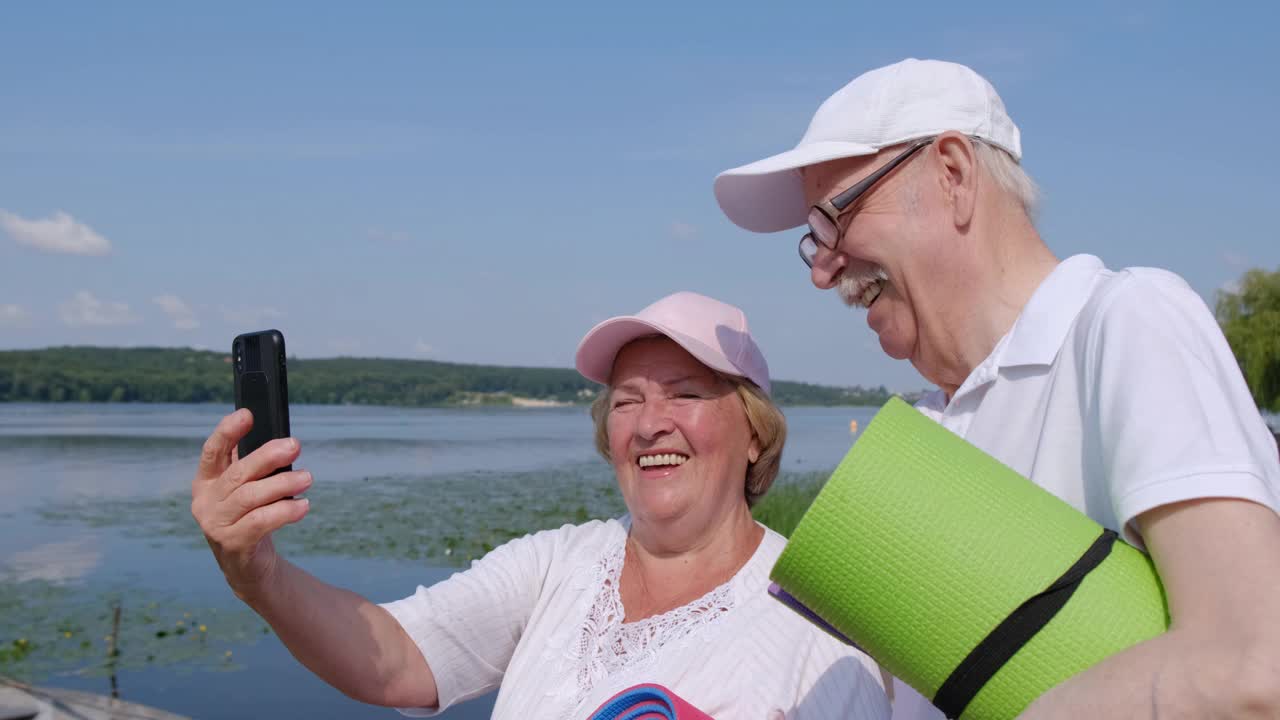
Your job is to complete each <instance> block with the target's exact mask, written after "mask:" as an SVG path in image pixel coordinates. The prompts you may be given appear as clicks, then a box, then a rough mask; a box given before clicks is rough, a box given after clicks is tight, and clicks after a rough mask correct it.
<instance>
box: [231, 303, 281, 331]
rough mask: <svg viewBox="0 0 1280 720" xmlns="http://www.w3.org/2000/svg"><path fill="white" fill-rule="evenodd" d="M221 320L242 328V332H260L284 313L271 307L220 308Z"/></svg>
mask: <svg viewBox="0 0 1280 720" xmlns="http://www.w3.org/2000/svg"><path fill="white" fill-rule="evenodd" d="M218 310H219V311H220V312H221V313H222V319H223V320H226V321H227V322H228V323H230V324H231V325H234V326H236V327H238V328H242V331H243V332H249V331H251V330H262V329H265V327H266V326H267V325H268V324H270V323H271V322H272V321H274V320H279V319H281V318H283V317H284V313H283V312H282V311H280V310H278V309H276V308H273V307H252V308H246V307H238V308H232V307H225V306H224V307H220V308H218Z"/></svg>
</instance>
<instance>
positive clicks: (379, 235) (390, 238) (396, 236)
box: [366, 227, 411, 244]
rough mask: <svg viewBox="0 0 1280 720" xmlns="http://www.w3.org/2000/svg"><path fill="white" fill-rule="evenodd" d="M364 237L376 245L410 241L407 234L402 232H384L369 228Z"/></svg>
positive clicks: (380, 229) (382, 229)
mask: <svg viewBox="0 0 1280 720" xmlns="http://www.w3.org/2000/svg"><path fill="white" fill-rule="evenodd" d="M366 235H367V237H368V238H369V240H371V241H373V242H376V243H389V244H400V243H407V242H409V240H410V239H411V238H410V237H409V233H407V232H405V231H403V230H386V229H384V228H380V227H372V228H369V231H368V232H367V233H366Z"/></svg>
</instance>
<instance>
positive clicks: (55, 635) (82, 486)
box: [0, 404, 875, 720]
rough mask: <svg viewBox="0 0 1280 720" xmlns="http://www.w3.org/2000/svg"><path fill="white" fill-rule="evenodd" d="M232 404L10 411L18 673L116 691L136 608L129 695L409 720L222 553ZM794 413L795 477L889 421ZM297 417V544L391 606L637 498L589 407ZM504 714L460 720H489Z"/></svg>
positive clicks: (2, 493)
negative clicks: (308, 639) (290, 626)
mask: <svg viewBox="0 0 1280 720" xmlns="http://www.w3.org/2000/svg"><path fill="white" fill-rule="evenodd" d="M228 411H229V408H224V407H222V406H213V405H141V404H139V405H35V404H0V673H6V674H17V675H19V676H22V675H23V673H27V676H28V677H31V678H32V679H34V680H36V681H37V682H38V683H40V684H45V685H53V686H59V687H67V688H73V689H78V690H87V691H91V692H100V693H107V692H109V691H110V687H111V682H112V678H111V673H109V672H108V671H107V670H106V669H104V658H105V657H106V655H107V653H108V652H109V648H110V647H111V646H112V639H111V638H110V637H109V636H110V635H112V628H113V624H112V622H113V621H112V613H113V607H114V606H115V605H116V604H117V603H118V604H119V605H120V606H121V608H122V616H123V617H124V618H125V621H123V622H122V624H121V626H120V627H121V628H122V629H121V630H120V632H119V634H118V636H117V638H116V643H117V644H116V647H117V650H118V652H119V655H118V656H117V659H116V661H115V666H114V667H115V672H114V681H115V683H116V687H117V688H118V690H119V694H120V696H121V697H122V698H124V699H126V700H131V701H135V702H141V703H144V704H148V705H154V706H157V707H161V708H164V709H166V710H170V711H172V712H176V713H180V714H184V715H189V716H191V717H194V718H215V719H216V718H228V719H230V718H237V719H239V718H245V717H311V718H384V719H389V718H395V717H399V715H398V714H397V713H395V711H394V710H390V709H386V708H379V707H373V706H368V705H363V704H361V703H357V702H355V701H353V700H351V699H349V698H346V697H345V696H343V695H341V694H340V693H338V692H337V691H336V690H333V689H332V688H330V687H329V686H327V685H325V684H324V683H323V682H321V681H320V680H318V679H316V678H315V677H314V676H312V675H311V674H310V673H309V672H308V671H307V670H305V669H304V668H302V666H301V665H299V664H298V663H297V662H296V661H294V660H293V658H292V657H291V656H290V655H289V654H288V652H287V651H286V650H285V649H284V647H283V646H282V645H281V644H280V642H279V641H278V640H277V639H276V638H275V636H274V635H272V634H268V633H264V632H263V628H262V623H261V621H260V620H257V619H256V616H253V615H252V614H251V613H249V612H248V611H246V610H244V606H243V605H241V604H240V603H239V602H238V601H237V600H236V599H235V597H234V596H233V595H232V594H231V592H230V590H229V589H228V588H227V587H226V585H225V584H224V582H223V580H222V575H221V573H220V572H219V570H218V568H217V566H216V564H215V563H214V561H213V558H212V555H210V553H209V552H208V550H207V549H206V548H204V547H203V540H202V538H201V536H200V535H199V533H198V531H197V530H196V529H195V526H194V522H192V521H191V520H190V514H189V511H188V503H189V501H190V496H189V492H190V482H191V477H192V474H193V472H194V469H195V462H196V459H197V457H198V454H199V449H200V445H201V443H202V442H203V440H204V438H205V437H206V436H207V435H208V433H209V432H210V430H211V429H212V428H213V426H214V425H215V424H216V423H217V421H218V419H219V418H220V417H221V416H222V415H223V414H224V413H226V412H228ZM785 412H786V415H787V419H788V428H789V438H788V443H787V449H786V451H785V453H784V456H783V470H784V472H786V473H803V472H814V471H828V470H830V469H832V468H834V467H835V465H836V464H837V463H838V462H839V460H840V459H841V458H842V457H843V456H844V453H845V452H846V451H847V450H848V448H849V446H850V445H851V443H852V441H853V440H854V436H853V435H852V434H851V432H850V421H851V420H856V421H857V422H858V425H859V426H860V427H865V426H866V424H867V422H868V421H869V420H870V418H871V417H872V415H873V414H874V412H875V409H874V408H862V407H855V408H847V407H846V408H788V409H786V410H785ZM291 420H292V427H293V432H294V435H295V436H296V437H298V438H299V439H300V440H301V441H302V444H303V456H302V459H301V460H300V462H299V463H298V467H305V468H306V469H308V470H310V471H312V473H313V474H314V475H315V478H316V486H315V487H314V488H313V489H312V491H311V492H310V493H308V494H309V496H311V497H312V498H313V500H312V504H313V510H312V514H311V515H310V516H309V517H308V518H307V519H306V520H305V521H304V523H303V525H306V526H307V527H302V526H300V527H297V528H289V529H287V530H285V531H283V532H282V533H281V534H280V535H281V540H282V541H281V543H280V544H281V547H282V548H284V549H286V550H287V554H288V555H289V557H290V559H291V560H292V561H294V562H295V563H297V564H298V565H300V566H302V567H304V568H306V569H307V570H309V571H310V572H312V573H313V574H315V575H316V576H318V577H319V578H321V579H322V580H325V581H327V582H329V583H332V584H335V585H340V586H343V587H346V588H348V589H351V590H353V591H355V592H358V593H360V594H362V595H364V596H365V597H368V598H370V599H372V600H374V601H378V602H383V601H387V600H392V599H396V598H400V597H404V596H406V595H409V594H411V593H412V592H413V591H414V589H415V588H416V586H417V585H419V584H422V585H430V584H431V583H434V582H437V581H439V580H441V579H443V578H445V577H448V575H449V574H451V573H453V572H455V571H456V569H457V566H459V565H462V564H464V563H465V559H466V557H469V556H474V555H479V554H481V553H482V552H483V549H484V548H485V547H488V546H490V545H495V544H497V543H498V542H500V541H501V540H503V539H504V538H505V537H509V536H510V535H511V534H512V533H511V530H510V527H502V525H503V523H504V522H505V523H506V525H508V526H515V525H519V524H520V522H522V520H519V519H518V518H519V517H520V512H523V513H525V514H526V515H527V516H528V517H527V518H526V520H528V521H529V522H533V521H535V520H536V521H540V522H543V523H544V524H545V523H550V524H549V525H547V526H554V525H559V524H562V523H564V522H575V521H577V520H579V519H581V518H582V517H586V516H590V517H594V516H598V515H600V514H601V513H602V512H605V510H603V509H611V508H614V507H617V506H618V504H619V501H618V499H617V495H616V490H615V489H613V488H612V485H611V480H610V478H611V474H610V472H609V469H608V467H607V466H606V465H605V464H604V462H603V461H602V460H600V459H599V458H598V457H597V456H596V455H595V452H594V449H593V447H592V440H591V438H592V428H591V422H590V419H589V418H588V416H587V412H586V409H585V408H581V407H578V408H552V409H465V410H461V409H459V410H454V409H400V408H369V407H334V406H296V407H294V408H293V409H292V418H291ZM553 496H554V497H553ZM517 509H518V510H519V511H517ZM513 516H516V517H517V519H516V520H512V519H511V518H512V517H513ZM308 524H309V525H308ZM286 541H287V542H286ZM6 653H7V655H6ZM6 658H7V661H6ZM492 703H493V698H492V695H491V696H489V697H487V698H481V699H478V700H475V701H472V702H471V703H468V704H464V705H463V706H460V707H458V708H455V709H452V710H450V711H449V712H447V713H446V714H444V715H442V716H441V717H444V718H447V720H469V719H471V718H485V717H488V716H489V712H490V710H491V708H492Z"/></svg>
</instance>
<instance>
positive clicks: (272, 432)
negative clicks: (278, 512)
mask: <svg viewBox="0 0 1280 720" xmlns="http://www.w3.org/2000/svg"><path fill="white" fill-rule="evenodd" d="M284 358H285V353H284V334H283V333H281V332H280V331H279V330H262V331H260V332H251V333H245V334H243V335H238V336H236V339H235V340H233V341H232V342H231V365H232V367H233V368H234V369H235V382H236V409H237V410H239V409H240V408H249V411H250V412H252V413H253V428H252V429H250V430H249V434H247V435H245V436H244V437H243V438H242V439H241V440H240V444H239V446H238V447H239V450H240V457H242V458H243V457H247V456H248V455H249V453H251V452H253V451H254V450H257V449H258V448H260V447H262V446H263V445H265V444H266V443H267V442H269V441H271V440H275V439H276V438H285V437H289V381H288V377H287V375H286V373H285V360H284ZM290 470H293V465H289V466H286V467H282V468H280V469H278V470H276V471H275V472H273V473H271V474H272V475H275V474H277V473H282V472H288V471H290Z"/></svg>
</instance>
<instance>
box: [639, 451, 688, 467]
mask: <svg viewBox="0 0 1280 720" xmlns="http://www.w3.org/2000/svg"><path fill="white" fill-rule="evenodd" d="M688 459H689V458H687V457H685V456H684V455H678V454H676V453H666V454H664V455H643V456H641V457H640V467H642V468H646V467H657V466H659V465H683V464H684V461H685V460H688Z"/></svg>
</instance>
